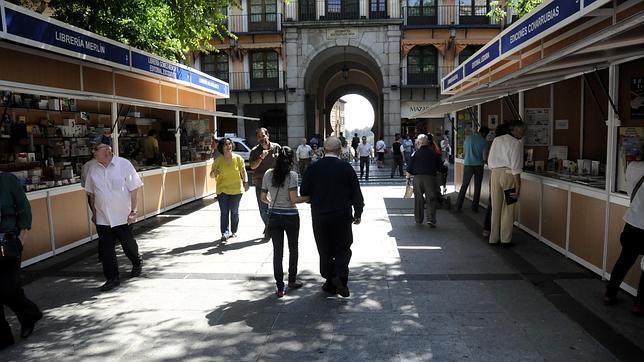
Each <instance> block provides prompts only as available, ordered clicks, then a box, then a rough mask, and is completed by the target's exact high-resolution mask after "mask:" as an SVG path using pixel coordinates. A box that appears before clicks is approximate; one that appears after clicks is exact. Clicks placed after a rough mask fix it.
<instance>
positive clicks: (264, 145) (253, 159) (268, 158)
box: [249, 128, 281, 241]
mask: <svg viewBox="0 0 644 362" xmlns="http://www.w3.org/2000/svg"><path fill="white" fill-rule="evenodd" d="M255 135H256V136H257V146H255V147H253V149H252V150H251V151H250V158H249V162H250V168H251V170H253V171H254V172H253V185H254V186H255V197H256V198H257V207H258V208H259V215H260V216H261V218H262V221H263V222H264V237H263V240H264V241H268V239H269V235H268V233H267V232H266V225H267V224H268V214H267V212H268V205H266V204H265V203H263V202H262V200H261V194H262V180H263V179H264V173H265V172H266V171H267V170H268V169H269V168H274V167H275V160H276V159H277V155H278V154H279V151H280V149H281V147H280V145H279V144H277V143H274V142H271V141H270V139H269V134H268V130H267V129H266V128H258V129H257V130H256V131H255Z"/></svg>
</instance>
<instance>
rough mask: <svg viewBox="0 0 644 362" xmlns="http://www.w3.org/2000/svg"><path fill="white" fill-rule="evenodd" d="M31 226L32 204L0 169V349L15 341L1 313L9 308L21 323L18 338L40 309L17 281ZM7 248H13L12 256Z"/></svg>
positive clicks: (39, 314) (28, 330)
mask: <svg viewBox="0 0 644 362" xmlns="http://www.w3.org/2000/svg"><path fill="white" fill-rule="evenodd" d="M30 229H31V205H30V204H29V200H27V195H25V191H24V190H23V188H22V185H21V184H20V181H18V178H17V177H16V176H15V175H13V174H11V173H8V172H1V171H0V240H1V241H2V258H0V350H3V349H4V348H6V347H9V346H10V345H12V344H14V339H13V333H11V327H10V326H9V323H7V320H6V318H5V315H4V307H5V306H7V307H9V308H10V309H11V310H12V311H13V312H14V313H15V315H16V317H17V318H18V321H19V322H20V337H21V338H23V339H24V338H27V337H29V336H30V335H31V333H32V332H33V330H34V327H35V326H36V322H38V321H39V320H40V319H42V312H41V311H40V309H39V308H38V306H36V304H35V303H34V302H32V301H31V300H29V298H27V296H26V295H25V291H24V289H23V288H22V285H21V282H20V262H21V260H22V249H23V242H25V236H26V235H27V230H30ZM10 250H13V255H11V253H10Z"/></svg>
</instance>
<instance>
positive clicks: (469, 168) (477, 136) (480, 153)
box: [456, 126, 490, 212]
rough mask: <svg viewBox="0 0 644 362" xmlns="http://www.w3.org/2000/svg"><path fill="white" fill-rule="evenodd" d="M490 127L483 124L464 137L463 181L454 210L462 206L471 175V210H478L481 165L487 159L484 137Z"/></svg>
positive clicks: (481, 177) (481, 173)
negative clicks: (472, 195)
mask: <svg viewBox="0 0 644 362" xmlns="http://www.w3.org/2000/svg"><path fill="white" fill-rule="evenodd" d="M488 133H490V129H489V128H487V127H486V126H483V127H481V128H480V129H479V131H478V132H475V133H472V134H471V135H469V136H467V138H465V142H464V143H463V148H464V149H465V160H464V165H465V168H464V172H463V182H462V184H461V189H460V191H459V192H458V199H457V200H456V210H459V211H460V210H461V209H462V208H463V201H464V200H465V193H466V192H467V188H468V187H469V186H470V181H471V180H472V176H474V199H473V200H472V211H474V212H478V211H479V199H480V198H481V183H483V168H484V167H483V166H484V165H485V161H486V160H487V141H486V140H485V138H486V137H487V135H488Z"/></svg>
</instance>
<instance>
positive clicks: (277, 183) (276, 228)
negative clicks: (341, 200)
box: [262, 146, 309, 298]
mask: <svg viewBox="0 0 644 362" xmlns="http://www.w3.org/2000/svg"><path fill="white" fill-rule="evenodd" d="M292 168H293V150H291V148H290V147H288V146H284V147H282V150H281V151H280V153H279V156H277V161H276V162H275V168H274V169H273V168H272V169H270V170H268V171H266V173H265V174H264V179H263V180H262V202H264V203H265V204H267V205H268V206H269V213H270V215H269V220H268V224H269V228H268V229H269V233H270V236H271V240H272V241H273V275H274V276H275V284H276V286H277V291H276V295H277V297H278V298H281V297H283V296H284V293H285V290H284V270H283V268H282V257H283V255H284V233H286V236H287V237H288V254H289V258H288V284H287V286H288V290H293V289H298V288H301V287H302V283H300V282H298V281H297V259H298V244H297V243H298V238H299V234H300V215H299V213H298V212H297V207H296V206H295V204H296V203H300V202H306V201H308V200H309V198H308V197H300V196H299V195H298V194H297V182H298V177H297V173H296V172H295V171H292V170H291V169H292Z"/></svg>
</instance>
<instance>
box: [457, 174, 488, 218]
mask: <svg viewBox="0 0 644 362" xmlns="http://www.w3.org/2000/svg"><path fill="white" fill-rule="evenodd" d="M472 176H474V198H473V199H472V210H474V211H478V209H479V199H480V198H481V183H483V166H465V169H464V171H463V184H462V185H461V190H460V191H459V192H458V199H457V200H456V209H457V210H460V209H461V208H462V207H463V201H464V200H465V193H466V192H467V189H468V188H469V187H470V181H471V180H472Z"/></svg>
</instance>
